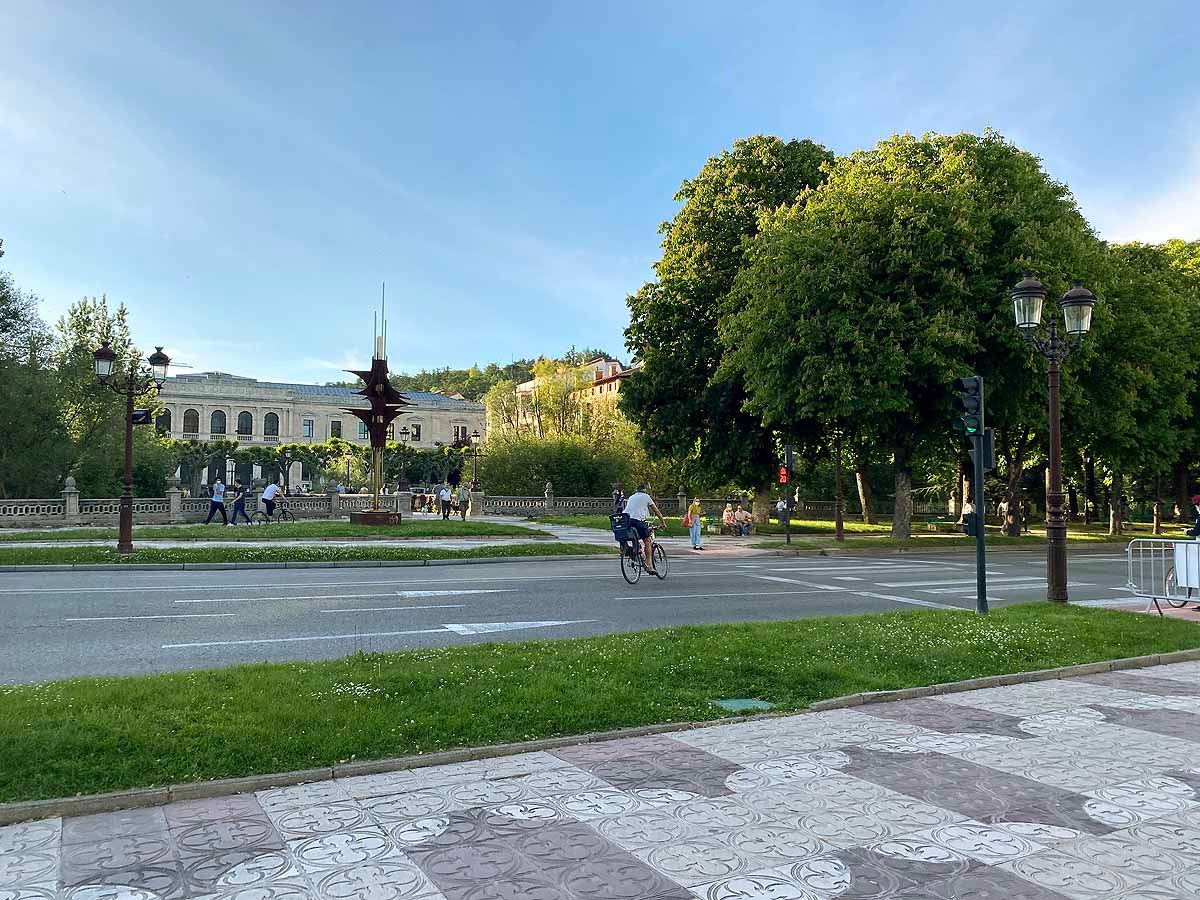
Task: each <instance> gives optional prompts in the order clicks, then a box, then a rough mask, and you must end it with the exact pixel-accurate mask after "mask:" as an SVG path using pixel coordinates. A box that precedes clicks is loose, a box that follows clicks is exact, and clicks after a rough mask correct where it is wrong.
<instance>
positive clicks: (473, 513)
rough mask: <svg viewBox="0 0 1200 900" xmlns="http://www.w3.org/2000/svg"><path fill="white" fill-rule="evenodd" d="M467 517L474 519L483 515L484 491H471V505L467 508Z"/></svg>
mask: <svg viewBox="0 0 1200 900" xmlns="http://www.w3.org/2000/svg"><path fill="white" fill-rule="evenodd" d="M467 515H468V516H469V517H470V518H472V519H474V518H476V517H477V516H482V515H483V491H471V505H470V506H468V507H467Z"/></svg>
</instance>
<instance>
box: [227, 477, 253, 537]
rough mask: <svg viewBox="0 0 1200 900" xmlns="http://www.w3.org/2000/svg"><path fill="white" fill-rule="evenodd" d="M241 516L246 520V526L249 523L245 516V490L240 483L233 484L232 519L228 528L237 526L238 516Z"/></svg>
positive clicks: (247, 517) (248, 518)
mask: <svg viewBox="0 0 1200 900" xmlns="http://www.w3.org/2000/svg"><path fill="white" fill-rule="evenodd" d="M239 514H240V515H241V517H242V518H243V519H245V520H246V524H247V525H249V524H251V523H250V516H248V515H247V514H246V489H245V488H244V487H242V483H241V482H240V481H237V480H235V481H234V482H233V517H232V518H231V519H230V520H229V527H230V528H232V527H233V526H235V525H237V520H238V515H239Z"/></svg>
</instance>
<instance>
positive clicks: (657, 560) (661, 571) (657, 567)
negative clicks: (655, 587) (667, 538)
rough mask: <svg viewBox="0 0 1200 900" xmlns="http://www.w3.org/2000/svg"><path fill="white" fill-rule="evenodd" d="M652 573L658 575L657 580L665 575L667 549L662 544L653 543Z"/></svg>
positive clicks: (660, 579)
mask: <svg viewBox="0 0 1200 900" xmlns="http://www.w3.org/2000/svg"><path fill="white" fill-rule="evenodd" d="M654 574H655V575H657V576H658V580H659V581H662V580H663V579H664V578H666V577H667V551H666V550H664V549H663V548H662V544H655V545H654Z"/></svg>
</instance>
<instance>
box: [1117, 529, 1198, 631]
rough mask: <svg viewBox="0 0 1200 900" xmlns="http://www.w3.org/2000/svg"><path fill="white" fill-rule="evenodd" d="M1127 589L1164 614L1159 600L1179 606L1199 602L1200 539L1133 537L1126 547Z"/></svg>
mask: <svg viewBox="0 0 1200 900" xmlns="http://www.w3.org/2000/svg"><path fill="white" fill-rule="evenodd" d="M1125 559H1126V562H1127V563H1128V564H1129V590H1130V591H1131V592H1132V593H1133V595H1134V596H1135V597H1145V598H1146V599H1147V600H1149V601H1150V602H1151V603H1153V604H1154V608H1155V609H1156V610H1158V614H1159V615H1160V616H1161V615H1162V614H1163V611H1162V607H1161V606H1159V605H1158V601H1159V600H1166V601H1167V603H1169V604H1170V605H1171V606H1173V607H1176V608H1180V607H1183V606H1186V605H1187V604H1188V602H1189V601H1194V602H1196V603H1198V604H1200V541H1197V540H1185V541H1176V540H1167V539H1165V538H1135V539H1134V540H1132V541H1130V542H1129V545H1128V546H1127V547H1126V548H1125Z"/></svg>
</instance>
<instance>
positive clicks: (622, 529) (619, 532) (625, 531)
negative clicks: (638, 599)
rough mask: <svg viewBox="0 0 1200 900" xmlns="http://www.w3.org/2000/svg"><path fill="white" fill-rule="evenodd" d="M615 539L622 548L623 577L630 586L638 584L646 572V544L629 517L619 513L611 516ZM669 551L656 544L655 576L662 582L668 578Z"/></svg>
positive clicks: (651, 532)
mask: <svg viewBox="0 0 1200 900" xmlns="http://www.w3.org/2000/svg"><path fill="white" fill-rule="evenodd" d="M609 523H610V524H611V525H612V530H613V537H615V538H616V539H617V543H618V544H619V545H620V548H621V577H622V578H624V579H625V580H626V581H627V582H629V583H630V584H637V582H638V580H639V579H640V578H641V577H642V573H643V572H645V571H646V544H645V541H643V540H642V538H641V536H640V535H639V534H638V533H637V532H636V531H635V530H634V529H633V526H632V525H630V523H629V516H627V515H626V514H625V513H619V514H617V515H614V516H609ZM654 531H655V529H654V526H650V534H651V536H653V535H654ZM667 567H668V564H667V551H666V550H664V549H663V546H662V544H661V543H659V542H657V541H655V543H654V574H655V575H656V576H657V577H658V580H659V581H662V580H663V579H664V578H666V577H667Z"/></svg>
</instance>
